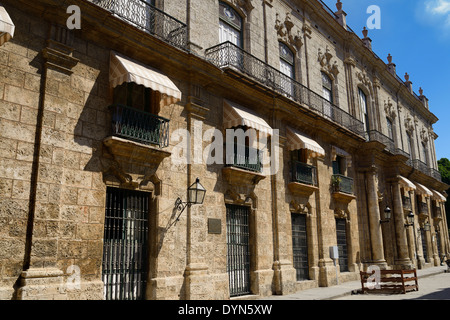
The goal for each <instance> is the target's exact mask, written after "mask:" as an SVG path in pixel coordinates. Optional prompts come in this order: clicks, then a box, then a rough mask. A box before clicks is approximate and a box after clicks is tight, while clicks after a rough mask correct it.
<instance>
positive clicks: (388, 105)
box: [384, 98, 397, 120]
mask: <svg viewBox="0 0 450 320" xmlns="http://www.w3.org/2000/svg"><path fill="white" fill-rule="evenodd" d="M384 111H385V112H386V116H387V117H388V118H389V119H390V120H394V119H395V117H396V116H397V113H396V110H395V108H394V106H393V104H392V102H391V98H388V100H387V101H384Z"/></svg>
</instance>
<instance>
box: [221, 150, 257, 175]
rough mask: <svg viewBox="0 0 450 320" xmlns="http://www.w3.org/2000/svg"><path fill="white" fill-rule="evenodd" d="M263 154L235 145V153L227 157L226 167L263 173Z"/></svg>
mask: <svg viewBox="0 0 450 320" xmlns="http://www.w3.org/2000/svg"><path fill="white" fill-rule="evenodd" d="M262 156H263V152H262V151H261V150H259V149H256V148H252V147H249V146H243V145H238V144H235V145H234V153H233V154H232V155H227V161H226V166H229V167H235V168H239V169H244V170H248V171H253V172H258V173H261V172H262V169H263V165H262Z"/></svg>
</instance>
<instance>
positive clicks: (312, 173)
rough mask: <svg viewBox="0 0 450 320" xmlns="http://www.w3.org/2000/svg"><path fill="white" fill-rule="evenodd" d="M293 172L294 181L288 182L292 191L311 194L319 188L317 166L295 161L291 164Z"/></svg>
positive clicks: (305, 194)
mask: <svg viewBox="0 0 450 320" xmlns="http://www.w3.org/2000/svg"><path fill="white" fill-rule="evenodd" d="M291 174H292V181H291V182H290V183H289V184H288V188H289V190H290V191H291V192H292V193H294V194H297V195H304V196H309V195H311V194H312V193H313V192H314V191H316V190H318V189H319V188H318V187H317V168H316V167H314V166H310V165H307V164H305V163H302V162H298V161H295V162H293V163H292V166H291Z"/></svg>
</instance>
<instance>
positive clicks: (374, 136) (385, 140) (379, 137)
mask: <svg viewBox="0 0 450 320" xmlns="http://www.w3.org/2000/svg"><path fill="white" fill-rule="evenodd" d="M368 139H369V141H378V142H380V143H382V144H384V145H385V146H386V150H388V151H389V152H391V153H394V151H395V143H394V140H392V139H391V138H389V137H388V136H386V135H384V134H383V133H381V132H379V131H377V130H370V131H369V132H368Z"/></svg>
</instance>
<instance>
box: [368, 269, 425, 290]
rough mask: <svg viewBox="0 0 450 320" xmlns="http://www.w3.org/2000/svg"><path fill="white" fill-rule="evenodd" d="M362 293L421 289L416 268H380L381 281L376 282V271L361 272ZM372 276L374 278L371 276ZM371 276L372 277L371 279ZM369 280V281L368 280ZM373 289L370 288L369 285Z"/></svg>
mask: <svg viewBox="0 0 450 320" xmlns="http://www.w3.org/2000/svg"><path fill="white" fill-rule="evenodd" d="M360 275H361V287H362V293H366V292H373V293H402V294H406V292H409V291H414V290H416V291H419V284H418V282H417V272H416V270H415V269H414V270H380V279H379V280H380V282H379V283H375V281H376V280H375V271H373V272H372V273H367V272H363V271H361V272H360ZM370 277H372V278H370ZM369 278H370V279H369ZM368 280H369V282H368ZM369 284H370V286H371V287H373V289H371V288H369V286H368V285H369Z"/></svg>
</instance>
